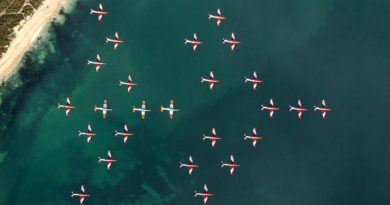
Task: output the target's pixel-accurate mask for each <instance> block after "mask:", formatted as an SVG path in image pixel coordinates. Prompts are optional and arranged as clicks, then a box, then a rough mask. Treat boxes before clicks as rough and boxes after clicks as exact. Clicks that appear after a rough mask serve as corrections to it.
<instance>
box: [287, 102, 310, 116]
mask: <svg viewBox="0 0 390 205" xmlns="http://www.w3.org/2000/svg"><path fill="white" fill-rule="evenodd" d="M293 110H295V111H296V112H297V113H298V118H299V119H301V117H302V113H303V112H305V111H307V109H306V108H304V107H302V103H301V100H298V106H297V107H293V106H291V105H290V112H291V111H293Z"/></svg>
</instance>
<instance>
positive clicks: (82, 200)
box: [80, 196, 84, 204]
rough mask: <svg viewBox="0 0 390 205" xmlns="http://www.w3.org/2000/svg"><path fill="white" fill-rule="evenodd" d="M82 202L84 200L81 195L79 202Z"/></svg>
mask: <svg viewBox="0 0 390 205" xmlns="http://www.w3.org/2000/svg"><path fill="white" fill-rule="evenodd" d="M83 202H84V197H83V196H81V197H80V204H83Z"/></svg>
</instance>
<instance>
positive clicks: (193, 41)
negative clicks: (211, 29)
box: [184, 33, 203, 51]
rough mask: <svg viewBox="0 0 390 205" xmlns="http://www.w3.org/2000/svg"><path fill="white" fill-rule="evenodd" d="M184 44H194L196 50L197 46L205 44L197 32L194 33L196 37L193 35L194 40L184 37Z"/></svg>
mask: <svg viewBox="0 0 390 205" xmlns="http://www.w3.org/2000/svg"><path fill="white" fill-rule="evenodd" d="M184 44H191V45H192V49H193V50H194V51H196V48H197V47H198V45H200V44H203V42H202V41H199V40H198V36H196V33H194V37H193V39H192V40H188V39H186V38H185V39H184Z"/></svg>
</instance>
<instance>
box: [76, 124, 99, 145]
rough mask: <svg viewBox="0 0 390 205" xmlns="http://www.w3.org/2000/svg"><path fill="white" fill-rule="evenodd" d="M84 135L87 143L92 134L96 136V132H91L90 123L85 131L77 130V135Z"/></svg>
mask: <svg viewBox="0 0 390 205" xmlns="http://www.w3.org/2000/svg"><path fill="white" fill-rule="evenodd" d="M81 135H85V136H86V137H87V142H88V143H89V142H90V141H91V138H92V136H96V132H92V128H91V125H90V124H88V130H87V132H81V131H80V130H79V136H81Z"/></svg>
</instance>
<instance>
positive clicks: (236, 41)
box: [222, 33, 241, 51]
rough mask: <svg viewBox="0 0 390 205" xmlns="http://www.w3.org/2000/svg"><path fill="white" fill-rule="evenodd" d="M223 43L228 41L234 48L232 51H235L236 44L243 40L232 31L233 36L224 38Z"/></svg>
mask: <svg viewBox="0 0 390 205" xmlns="http://www.w3.org/2000/svg"><path fill="white" fill-rule="evenodd" d="M222 43H223V44H225V43H228V44H230V48H231V49H232V51H234V48H235V47H236V44H240V43H241V42H240V41H239V40H236V37H235V36H234V33H232V37H231V39H230V40H227V39H224V38H223V39H222Z"/></svg>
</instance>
